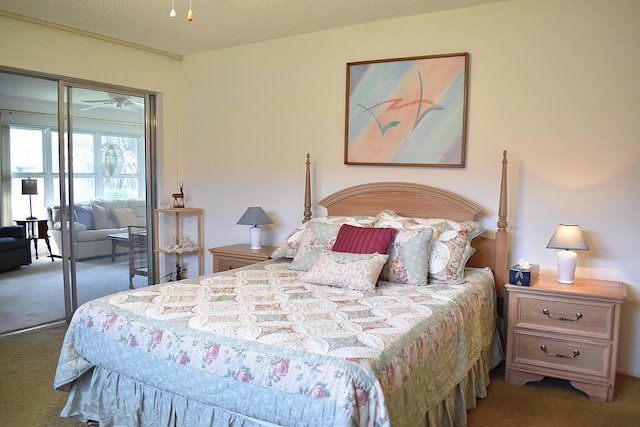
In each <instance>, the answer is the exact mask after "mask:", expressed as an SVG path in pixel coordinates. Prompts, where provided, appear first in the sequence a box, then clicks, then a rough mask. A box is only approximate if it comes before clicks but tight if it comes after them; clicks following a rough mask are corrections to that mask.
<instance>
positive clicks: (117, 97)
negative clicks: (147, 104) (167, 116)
mask: <svg viewBox="0 0 640 427" xmlns="http://www.w3.org/2000/svg"><path fill="white" fill-rule="evenodd" d="M108 98H109V99H88V100H85V101H82V102H88V103H92V104H94V103H98V105H94V106H92V107H87V108H83V109H81V110H80V111H87V110H93V109H94V108H100V107H103V106H105V105H115V106H116V107H117V108H125V107H129V106H131V107H135V108H139V109H141V110H143V109H144V102H136V101H132V100H131V97H130V96H128V95H121V94H118V93H109V94H108Z"/></svg>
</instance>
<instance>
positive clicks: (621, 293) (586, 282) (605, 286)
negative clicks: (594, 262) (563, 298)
mask: <svg viewBox="0 0 640 427" xmlns="http://www.w3.org/2000/svg"><path fill="white" fill-rule="evenodd" d="M506 286H507V287H508V289H509V290H517V291H518V292H520V291H522V292H539V291H544V292H549V293H552V294H571V295H574V296H584V297H598V298H611V299H615V300H620V301H624V300H625V299H626V298H627V287H626V286H625V284H624V283H622V282H616V281H610V280H598V279H585V278H579V277H576V278H575V279H574V283H572V284H564V283H558V278H557V276H554V275H543V274H541V275H540V277H539V279H538V280H537V281H535V282H534V283H533V284H532V285H531V286H520V285H511V284H507V285H506Z"/></svg>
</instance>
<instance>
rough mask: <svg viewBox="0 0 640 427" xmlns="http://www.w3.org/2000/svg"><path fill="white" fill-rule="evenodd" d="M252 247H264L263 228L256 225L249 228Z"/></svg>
mask: <svg viewBox="0 0 640 427" xmlns="http://www.w3.org/2000/svg"><path fill="white" fill-rule="evenodd" d="M249 240H250V242H251V249H262V228H260V227H259V226H257V225H255V226H253V227H251V228H250V229H249Z"/></svg>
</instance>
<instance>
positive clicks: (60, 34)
mask: <svg viewBox="0 0 640 427" xmlns="http://www.w3.org/2000/svg"><path fill="white" fill-rule="evenodd" d="M0 52H1V53H0V66H3V67H11V68H16V69H20V70H29V71H35V72H39V73H46V74H51V75H56V76H60V77H67V78H75V79H82V80H90V81H95V82H104V83H108V84H112V85H118V86H123V87H129V88H136V89H143V90H146V91H149V92H157V93H159V94H160V98H161V102H162V108H161V109H160V123H161V125H160V129H159V131H158V133H159V145H160V148H159V150H158V151H159V159H158V165H159V169H160V170H161V171H162V172H161V173H160V174H159V177H160V185H161V186H162V185H163V183H164V182H169V183H170V184H168V185H170V186H171V187H173V186H174V183H175V182H176V170H177V166H176V164H177V159H176V152H175V147H176V145H175V141H176V139H177V133H178V122H179V121H178V119H177V114H178V82H179V77H178V76H179V72H180V67H181V62H179V61H177V60H175V59H172V58H170V57H167V56H161V55H157V54H152V53H148V52H145V51H142V50H138V49H132V48H130V47H124V46H120V45H116V44H113V43H108V42H104V41H100V40H96V39H92V38H88V37H84V36H79V35H75V34H72V33H69V32H65V31H58V30H54V29H51V28H47V27H43V26H39V25H34V24H30V23H26V22H22V21H19V20H15V19H11V18H5V17H0Z"/></svg>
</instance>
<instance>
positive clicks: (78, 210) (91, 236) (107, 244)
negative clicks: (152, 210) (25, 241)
mask: <svg viewBox="0 0 640 427" xmlns="http://www.w3.org/2000/svg"><path fill="white" fill-rule="evenodd" d="M73 214H74V234H75V235H74V237H75V239H74V240H75V253H76V257H77V259H87V258H96V257H103V256H111V249H112V245H111V239H109V238H108V237H107V236H108V235H109V234H114V233H126V232H127V226H129V225H141V226H145V225H146V202H145V201H144V200H140V199H93V200H88V201H85V202H82V203H77V204H75V205H74V209H73ZM47 216H48V221H49V224H48V225H49V234H50V235H51V238H52V239H53V245H52V248H51V250H52V251H53V252H54V254H55V255H61V254H62V233H61V231H60V229H61V222H60V221H61V216H60V206H59V205H56V206H49V207H48V208H47ZM127 252H128V251H127V248H125V247H121V246H118V247H117V248H116V253H127Z"/></svg>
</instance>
